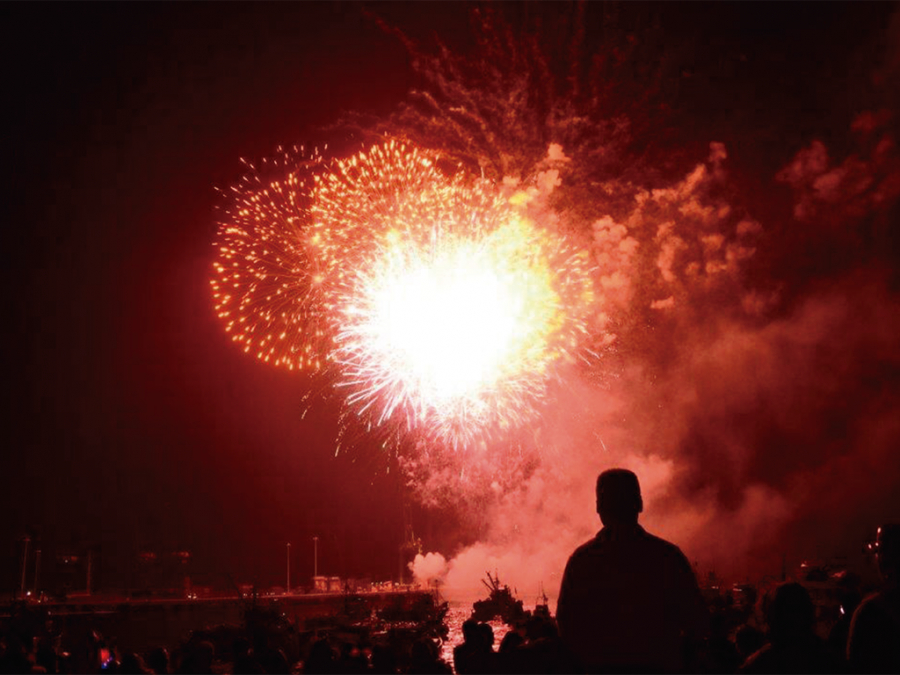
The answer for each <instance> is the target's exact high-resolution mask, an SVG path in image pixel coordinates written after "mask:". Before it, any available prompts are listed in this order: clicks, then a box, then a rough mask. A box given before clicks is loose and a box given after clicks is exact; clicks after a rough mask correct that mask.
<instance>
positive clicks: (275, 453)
mask: <svg viewBox="0 0 900 675" xmlns="http://www.w3.org/2000/svg"><path fill="white" fill-rule="evenodd" d="M368 9H372V10H374V11H375V12H376V13H378V14H380V15H381V16H382V17H384V18H385V19H387V20H388V21H389V22H390V23H392V24H395V25H397V26H399V27H401V28H402V29H404V30H405V31H407V32H408V33H409V34H411V35H413V36H414V37H417V38H421V39H423V40H425V43H426V45H428V44H433V43H430V42H429V41H430V40H431V39H432V36H433V35H434V34H435V33H436V34H438V35H440V37H441V38H442V39H444V40H446V41H448V42H449V43H450V44H451V45H453V46H456V47H458V48H460V49H466V48H468V47H469V46H470V45H471V38H470V37H469V33H468V12H469V9H470V7H469V6H467V5H465V4H463V3H459V4H431V3H428V4H424V3H423V4H379V5H374V6H368ZM894 9H895V7H894V6H893V5H889V4H867V5H862V6H860V4H858V3H853V4H840V3H825V4H812V3H809V4H807V3H802V4H794V5H784V4H782V3H777V4H773V5H760V4H758V3H753V4H752V6H751V5H750V4H747V5H731V4H729V5H722V4H718V3H717V4H714V5H701V4H694V3H691V4H680V3H678V4H674V5H670V6H648V5H641V6H638V7H632V6H631V5H626V9H624V10H623V11H624V12H625V13H626V16H625V18H624V19H623V21H625V22H627V21H629V20H632V18H633V20H635V21H638V20H641V21H645V20H647V17H648V16H653V17H655V18H656V20H658V21H659V23H660V26H661V28H662V30H663V32H664V34H665V35H666V36H669V35H671V41H672V44H673V45H681V46H683V45H685V44H690V45H692V49H691V50H689V51H687V52H685V53H686V54H688V56H685V59H686V60H685V67H684V70H685V72H686V73H688V74H690V75H691V76H692V77H694V78H695V79H694V80H693V81H692V83H691V84H690V85H685V86H683V87H682V88H681V89H680V90H679V91H678V93H677V96H675V97H674V100H672V101H671V102H670V104H671V106H672V107H673V109H674V110H675V113H674V118H673V119H675V120H681V121H693V122H694V124H691V125H690V128H688V126H685V127H684V131H683V135H682V136H680V137H679V138H677V139H676V140H680V141H682V142H683V144H684V145H685V146H687V145H690V144H692V143H698V142H701V141H702V142H708V141H709V140H721V141H726V142H728V143H730V144H731V145H730V147H731V149H732V151H733V154H734V155H735V156H737V157H739V158H742V159H738V160H736V161H737V167H738V170H742V171H744V172H745V173H746V175H747V176H748V178H747V184H748V185H750V184H753V181H757V182H759V183H764V182H765V181H768V180H771V176H772V174H773V173H774V172H775V171H776V170H777V169H778V168H779V167H780V166H783V165H784V164H785V163H787V162H788V161H789V160H790V158H791V157H792V156H793V155H794V153H795V152H796V151H797V150H798V149H799V148H800V147H801V146H802V145H804V144H807V143H808V142H809V140H810V138H811V137H813V136H815V135H818V136H823V135H824V137H825V138H826V139H827V140H830V139H829V138H828V135H829V133H830V130H831V129H841V130H845V129H846V128H847V126H848V125H849V123H850V120H851V119H852V117H853V115H855V114H856V113H857V112H858V111H859V109H860V107H861V105H860V103H859V100H858V99H857V98H855V96H856V93H859V95H860V96H864V95H865V91H864V90H865V87H864V86H862V85H859V92H857V91H856V89H855V87H856V86H857V84H858V83H857V79H858V78H860V77H862V75H861V74H862V73H864V72H866V71H865V69H864V67H863V66H861V65H860V63H865V62H866V59H870V58H874V56H875V55H876V52H877V50H878V49H879V48H880V45H881V42H879V40H883V38H881V37H879V36H880V35H881V34H880V33H879V31H880V30H881V28H882V26H883V25H884V24H885V23H886V22H887V21H888V19H889V17H890V15H891V13H892V12H893V10H894ZM365 10H366V7H365V6H362V5H357V4H351V3H340V4H331V3H321V4H320V3H275V4H265V3H249V4H238V3H221V4H220V3H215V4H214V3H203V4H189V3H178V4H175V3H172V4H132V3H128V4H124V3H122V4H81V3H78V4H75V3H71V4H43V3H41V4H37V3H18V4H13V3H7V4H4V5H3V7H2V9H0V17H2V18H0V24H2V26H3V28H2V32H3V36H2V44H3V50H4V54H3V65H2V69H3V84H4V86H3V99H4V102H5V105H4V117H5V123H4V129H5V132H4V134H3V139H2V144H3V157H4V160H5V162H4V174H5V180H4V185H5V187H6V188H7V195H6V196H5V197H4V199H3V207H4V211H6V214H7V215H6V217H5V218H4V221H5V225H6V230H5V231H6V241H7V244H6V246H5V247H4V250H5V252H6V264H5V265H4V281H5V283H4V288H5V304H6V306H7V310H6V312H5V313H4V314H5V315H6V317H7V321H6V324H5V325H6V330H5V338H4V345H5V347H6V348H5V349H4V357H5V361H6V364H5V366H4V372H5V378H4V379H5V380H6V382H7V384H6V390H7V396H6V400H7V404H6V407H5V411H6V419H7V422H6V424H5V428H6V429H7V430H8V432H7V438H6V442H5V450H4V452H3V458H2V464H0V475H2V476H3V477H4V480H5V482H6V485H5V486H4V490H3V496H2V502H0V508H2V513H3V514H4V516H3V518H2V524H0V552H3V554H2V559H0V588H2V589H7V588H11V587H13V586H14V585H15V584H16V579H17V571H18V569H19V568H18V564H19V563H18V560H19V556H20V551H21V548H20V547H21V544H20V543H18V538H20V537H21V535H22V534H23V533H25V532H32V533H33V534H34V535H35V536H37V537H39V538H40V539H41V540H42V542H43V544H42V545H43V546H44V547H45V548H46V549H47V550H48V551H52V550H56V549H58V550H62V549H64V548H66V547H69V548H71V549H72V550H84V549H86V548H87V547H88V546H93V547H97V548H99V549H100V551H101V561H102V562H101V569H102V573H103V574H104V575H105V576H104V581H105V583H107V584H110V585H119V584H124V583H127V573H126V572H125V571H124V570H125V568H127V567H128V564H129V562H128V561H129V560H131V559H132V556H133V554H134V552H135V551H136V550H138V549H139V548H142V547H150V548H156V549H168V548H172V547H182V548H189V549H191V550H192V551H194V552H195V555H196V560H197V567H198V569H200V570H206V571H208V572H209V573H210V575H211V576H213V575H216V574H219V575H221V574H222V573H231V574H233V575H234V576H235V577H236V578H238V579H250V578H256V579H259V580H260V581H262V582H263V583H272V582H277V581H280V579H281V576H280V575H281V570H282V569H283V550H284V544H285V542H287V541H292V542H293V543H294V551H295V555H296V556H297V561H296V564H295V568H294V569H295V574H296V577H295V578H296V579H301V578H304V577H307V576H308V575H309V574H310V573H311V571H312V570H311V568H312V545H311V543H310V538H311V536H313V535H314V534H318V535H319V536H320V538H321V543H320V554H321V555H320V570H324V571H326V572H334V573H337V574H361V573H364V572H371V573H374V574H375V575H376V576H382V577H386V576H389V575H390V574H392V573H393V572H394V570H395V568H396V546H397V542H398V540H399V537H400V534H401V529H402V526H401V518H400V511H401V507H400V501H399V498H398V496H397V488H396V482H395V480H394V479H393V478H392V477H386V476H384V474H383V470H382V469H383V466H382V462H381V461H380V460H379V458H377V457H374V456H373V454H372V451H370V450H368V449H366V448H362V449H360V450H358V451H357V452H356V453H350V454H349V455H347V454H345V455H343V456H340V457H338V458H335V457H334V443H333V439H334V437H335V434H336V431H337V422H336V411H335V410H333V409H332V408H331V407H329V405H327V404H320V403H314V405H313V408H312V410H311V411H310V413H309V414H308V415H307V416H306V418H305V419H301V412H302V409H303V402H302V399H303V397H304V395H305V394H306V393H307V392H308V391H309V388H310V382H309V381H308V380H306V379H304V377H302V376H299V377H298V376H296V375H293V376H292V375H289V374H287V373H285V372H282V371H279V370H276V369H271V368H265V367H260V364H258V363H257V362H255V360H253V359H248V358H244V355H243V354H241V353H240V351H239V350H238V349H235V348H234V347H233V345H232V344H231V343H230V342H229V341H228V340H227V338H226V337H225V335H224V333H223V332H222V331H221V327H220V326H219V324H218V321H217V319H216V318H215V316H214V313H213V309H212V301H211V296H210V290H209V285H208V278H209V273H210V266H211V263H212V261H213V248H212V240H213V238H214V235H215V231H216V223H215V212H214V207H215V205H216V204H217V196H216V193H215V191H214V189H213V188H214V186H219V187H225V186H227V185H229V184H230V183H232V182H234V181H236V180H237V178H238V177H239V175H240V164H239V158H240V157H247V158H258V157H260V156H264V155H266V154H268V153H270V152H271V151H272V150H273V149H274V147H275V146H276V145H278V144H282V143H283V144H292V143H306V144H309V145H314V144H316V143H318V142H320V140H321V139H322V138H324V135H323V134H322V132H321V127H322V126H324V125H327V124H329V123H330V122H333V121H334V120H335V119H337V118H338V117H339V116H340V114H341V113H342V112H343V111H348V110H364V111H366V112H371V113H374V114H387V113H389V112H390V111H392V110H393V109H394V108H395V107H396V105H397V104H398V103H399V102H401V101H402V100H403V99H404V97H405V94H406V92H407V90H408V89H409V88H410V87H412V86H413V85H414V84H415V83H416V79H415V77H414V74H413V72H412V70H411V67H410V58H409V57H408V55H407V53H406V51H405V49H404V47H403V45H402V44H401V42H400V41H399V40H398V39H397V38H396V37H394V36H392V35H389V34H387V33H385V32H384V31H382V30H381V29H380V28H379V27H378V26H377V25H376V22H375V21H374V20H373V19H372V18H371V17H370V16H369V15H368V14H367V12H366V11H365ZM509 11H511V12H512V13H513V15H514V18H515V16H518V14H517V10H516V8H515V7H513V8H512V9H510V10H509ZM541 11H543V12H548V13H549V15H550V16H552V8H548V7H544V8H542V9H541ZM595 14H598V11H597V10H591V11H589V13H588V17H589V20H592V19H591V17H593V16H594V15H595ZM632 14H633V17H632ZM513 25H515V24H513ZM740 50H744V51H745V52H746V53H747V54H748V55H749V59H748V60H747V61H745V63H746V65H745V66H744V67H742V68H741V69H738V70H735V69H734V68H732V67H731V66H728V67H725V66H723V65H722V64H723V63H724V61H723V58H724V56H723V55H726V54H727V55H733V54H734V53H735V52H736V51H740ZM729 63H731V62H730V61H729ZM686 77H687V75H686ZM697 122H699V124H698V123H697ZM701 126H702V130H703V133H702V134H701V133H700V130H699V129H698V127H701ZM713 136H715V138H712V137H713ZM835 142H839V141H835ZM742 163H743V164H742ZM317 386H321V385H317ZM376 469H377V471H376ZM423 527H424V525H423ZM217 583H219V582H217Z"/></svg>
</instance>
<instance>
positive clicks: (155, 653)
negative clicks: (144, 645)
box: [147, 647, 169, 675]
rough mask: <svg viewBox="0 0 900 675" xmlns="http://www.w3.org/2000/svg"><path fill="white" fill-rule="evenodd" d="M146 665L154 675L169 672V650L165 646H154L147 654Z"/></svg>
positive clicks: (163, 674) (164, 674)
mask: <svg viewBox="0 0 900 675" xmlns="http://www.w3.org/2000/svg"><path fill="white" fill-rule="evenodd" d="M147 665H148V666H149V667H150V668H151V670H153V672H154V673H156V675H167V674H168V672H169V652H168V650H167V649H166V648H165V647H154V648H153V649H152V650H151V651H150V653H149V654H148V655H147Z"/></svg>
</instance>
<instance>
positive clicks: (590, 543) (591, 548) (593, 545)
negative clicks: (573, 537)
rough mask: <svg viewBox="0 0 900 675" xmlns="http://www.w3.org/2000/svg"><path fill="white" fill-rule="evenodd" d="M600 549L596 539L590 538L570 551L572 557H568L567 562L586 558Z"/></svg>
mask: <svg viewBox="0 0 900 675" xmlns="http://www.w3.org/2000/svg"><path fill="white" fill-rule="evenodd" d="M600 547H601V544H600V542H599V541H597V537H592V538H591V539H588V540H587V541H586V542H584V543H583V544H582V545H581V546H579V547H578V548H576V549H575V550H574V551H572V555H570V556H569V562H571V561H573V560H578V559H579V558H586V557H589V556H591V555H592V554H594V553H596V552H597V551H598V550H599V549H600Z"/></svg>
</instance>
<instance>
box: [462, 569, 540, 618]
mask: <svg viewBox="0 0 900 675" xmlns="http://www.w3.org/2000/svg"><path fill="white" fill-rule="evenodd" d="M486 574H487V581H485V580H484V579H482V580H481V583H483V584H484V585H485V587H486V588H487V589H488V591H489V593H490V594H489V595H488V597H487V599H486V600H476V601H475V604H473V605H472V616H471V618H472V619H474V620H475V621H478V622H487V621H493V620H495V619H500V620H501V621H503V622H504V623H506V624H507V625H510V626H512V625H515V624H516V623H519V622H521V621H524V620H525V619H527V618H528V616H529V613H528V612H527V611H525V608H524V607H523V606H522V601H521V600H517V599H516V597H515V596H514V595H513V592H512V591H511V590H510V589H509V586H507V585H506V584H501V583H500V575H499V574H497V572H494V574H493V576H492V575H491V573H490V572H486Z"/></svg>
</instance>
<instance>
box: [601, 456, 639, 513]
mask: <svg viewBox="0 0 900 675" xmlns="http://www.w3.org/2000/svg"><path fill="white" fill-rule="evenodd" d="M643 510H644V502H643V500H642V499H641V486H640V483H638V478H637V476H636V475H635V474H634V473H633V472H631V471H629V470H628V469H609V470H607V471H604V472H603V473H601V474H600V475H599V476H598V477H597V513H598V514H599V516H600V520H601V521H602V522H603V525H604V526H607V527H609V526H616V525H634V524H636V523H637V521H638V514H639V513H640V512H641V511H643Z"/></svg>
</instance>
